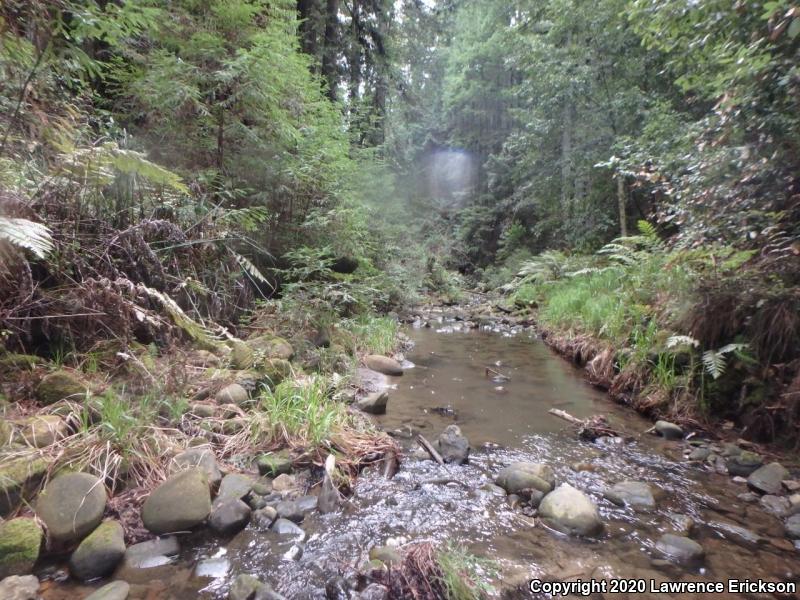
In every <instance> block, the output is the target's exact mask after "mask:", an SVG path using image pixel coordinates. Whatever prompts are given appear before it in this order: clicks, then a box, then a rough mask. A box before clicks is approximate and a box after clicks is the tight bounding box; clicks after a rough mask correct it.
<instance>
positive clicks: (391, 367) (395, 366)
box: [364, 354, 403, 377]
mask: <svg viewBox="0 0 800 600" xmlns="http://www.w3.org/2000/svg"><path fill="white" fill-rule="evenodd" d="M364 364H365V365H366V366H367V368H368V369H372V370H373V371H377V372H378V373H383V374H384V375H390V376H392V377H397V376H399V375H402V374H403V365H401V364H400V363H399V362H397V361H396V360H395V359H393V358H389V357H388V356H381V355H380V354H368V355H367V356H365V357H364Z"/></svg>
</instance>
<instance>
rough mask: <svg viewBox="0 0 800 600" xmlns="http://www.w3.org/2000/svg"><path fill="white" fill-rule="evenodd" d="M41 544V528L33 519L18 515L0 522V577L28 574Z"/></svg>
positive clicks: (37, 555) (37, 556)
mask: <svg viewBox="0 0 800 600" xmlns="http://www.w3.org/2000/svg"><path fill="white" fill-rule="evenodd" d="M41 546H42V528H41V527H39V524H38V523H37V522H36V520H35V519H30V518H26V517H20V518H18V519H11V520H10V521H6V522H5V523H2V524H0V579H5V578H6V577H9V576H11V575H27V574H29V573H30V572H31V570H32V569H33V565H34V564H35V563H36V560H37V559H38V558H39V550H40V548H41Z"/></svg>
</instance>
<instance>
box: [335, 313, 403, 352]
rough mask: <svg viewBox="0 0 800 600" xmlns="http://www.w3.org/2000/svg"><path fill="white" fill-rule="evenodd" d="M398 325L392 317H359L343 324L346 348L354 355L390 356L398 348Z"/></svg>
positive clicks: (343, 341) (342, 330)
mask: <svg viewBox="0 0 800 600" xmlns="http://www.w3.org/2000/svg"><path fill="white" fill-rule="evenodd" d="M397 331H398V324H397V321H396V320H395V319H392V318H391V317H378V316H374V315H359V316H358V317H355V318H353V319H347V320H345V321H343V322H342V324H341V326H340V327H339V332H340V333H341V334H342V335H341V336H340V337H341V341H342V344H343V345H344V347H345V348H346V349H347V350H348V351H349V352H351V353H353V354H359V353H366V354H388V353H389V352H391V351H393V350H394V349H395V347H396V346H397Z"/></svg>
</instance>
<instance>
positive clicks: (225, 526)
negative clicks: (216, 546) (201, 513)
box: [208, 498, 251, 535]
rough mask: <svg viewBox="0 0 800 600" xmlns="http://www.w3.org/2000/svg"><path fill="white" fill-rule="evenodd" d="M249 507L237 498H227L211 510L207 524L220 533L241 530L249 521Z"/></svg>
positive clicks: (228, 533) (225, 533)
mask: <svg viewBox="0 0 800 600" xmlns="http://www.w3.org/2000/svg"><path fill="white" fill-rule="evenodd" d="M250 514H251V510H250V507H249V506H248V505H247V504H246V503H245V502H243V501H241V500H239V499H238V498H227V499H223V500H222V501H221V502H219V503H218V504H217V505H216V506H215V507H214V509H213V510H212V511H211V516H210V517H209V519H208V525H209V527H211V529H213V530H214V531H216V532H217V533H219V534H220V535H230V534H233V533H236V532H237V531H241V530H242V529H244V528H245V527H246V526H247V524H248V523H249V522H250Z"/></svg>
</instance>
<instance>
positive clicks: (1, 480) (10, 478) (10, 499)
mask: <svg viewBox="0 0 800 600" xmlns="http://www.w3.org/2000/svg"><path fill="white" fill-rule="evenodd" d="M47 468H48V463H47V462H45V461H44V460H43V459H41V458H35V459H30V458H27V457H22V458H18V459H16V460H13V461H11V462H9V463H7V464H5V465H3V466H2V467H0V516H5V515H7V514H9V513H10V512H12V511H14V510H16V509H17V508H18V507H19V505H20V503H21V502H22V501H23V500H30V498H31V496H32V495H33V493H34V492H35V491H36V490H37V489H38V487H39V484H40V483H41V482H42V479H44V476H45V474H46V473H47Z"/></svg>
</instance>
